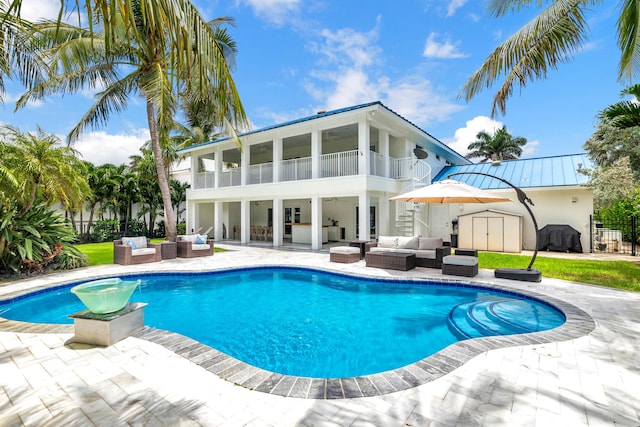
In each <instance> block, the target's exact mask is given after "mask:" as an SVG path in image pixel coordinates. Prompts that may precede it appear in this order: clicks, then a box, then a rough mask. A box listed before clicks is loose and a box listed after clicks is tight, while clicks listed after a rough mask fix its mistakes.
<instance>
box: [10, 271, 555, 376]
mask: <svg viewBox="0 0 640 427" xmlns="http://www.w3.org/2000/svg"><path fill="white" fill-rule="evenodd" d="M127 277H132V276H127ZM133 277H135V278H139V279H141V280H142V282H141V285H140V286H139V289H138V290H136V292H135V293H134V294H133V296H132V298H131V300H132V301H138V302H147V303H148V304H149V305H148V306H147V307H146V309H145V324H146V325H148V326H153V327H156V328H161V329H167V330H171V331H174V332H178V333H181V334H183V335H186V336H189V337H191V338H194V339H196V340H198V341H200V342H202V343H204V344H207V345H209V346H211V347H213V348H216V349H218V350H220V351H222V352H224V353H227V354H229V355H231V356H233V357H235V358H237V359H240V360H242V361H244V362H246V363H249V364H251V365H253V366H257V367H260V368H263V369H267V370H269V371H273V372H279V373H282V374H288V375H297V376H305V377H318V378H335V377H353V376H360V375H367V374H372V373H377V372H382V371H386V370H390V369H395V368H399V367H402V366H405V365H408V364H410V363H413V362H416V361H418V360H420V359H423V358H425V357H427V356H429V355H431V354H434V353H436V352H438V351H439V350H441V349H443V348H445V347H446V346H448V345H450V344H452V343H454V342H456V341H459V340H461V339H466V338H472V337H478V336H486V335H499V334H513V333H524V332H531V331H539V330H545V329H551V328H554V327H557V326H559V325H561V324H562V323H564V320H565V318H564V316H563V314H562V313H561V312H559V311H558V310H556V309H554V308H552V307H551V306H549V305H547V304H545V303H543V302H541V301H536V300H533V299H531V298H527V297H522V298H518V297H517V296H514V295H512V294H507V293H500V292H496V291H492V290H489V289H486V288H482V287H477V286H451V285H446V284H437V283H433V282H418V281H390V280H374V279H365V278H354V277H351V276H345V275H339V274H334V273H327V272H322V271H318V270H311V269H303V268H286V267H279V268H276V267H260V268H250V269H241V270H229V271H223V272H212V273H200V274H179V273H172V274H157V275H154V274H143V275H135V276H133ZM122 278H123V279H124V278H125V277H124V276H122ZM72 285H73V284H71V285H68V286H65V287H63V288H58V289H57V290H53V291H51V292H47V293H41V294H38V295H31V296H27V297H25V298H20V299H18V300H17V301H14V302H12V303H10V304H9V303H6V302H5V303H0V316H2V317H5V318H8V319H13V320H22V321H29V322H40V323H71V319H68V318H67V315H69V314H71V313H74V312H76V311H80V310H83V309H84V306H83V305H82V303H81V302H80V301H79V300H78V299H77V298H76V296H75V295H73V294H71V292H70V291H69V288H70V287H71V286H72Z"/></svg>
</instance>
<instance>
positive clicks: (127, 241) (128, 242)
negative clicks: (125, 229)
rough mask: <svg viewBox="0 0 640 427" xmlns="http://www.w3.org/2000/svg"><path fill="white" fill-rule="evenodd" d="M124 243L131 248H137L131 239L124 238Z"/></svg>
mask: <svg viewBox="0 0 640 427" xmlns="http://www.w3.org/2000/svg"><path fill="white" fill-rule="evenodd" d="M123 243H124V244H125V245H127V246H131V250H133V249H138V247H137V246H136V244H135V242H134V241H133V240H131V239H125V240H124V242H123Z"/></svg>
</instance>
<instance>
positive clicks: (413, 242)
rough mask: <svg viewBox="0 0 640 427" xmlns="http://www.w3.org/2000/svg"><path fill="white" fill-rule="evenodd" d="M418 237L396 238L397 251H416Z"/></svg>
mask: <svg viewBox="0 0 640 427" xmlns="http://www.w3.org/2000/svg"><path fill="white" fill-rule="evenodd" d="M418 239H419V238H418V237H405V236H399V237H398V249H418V242H419V240H418Z"/></svg>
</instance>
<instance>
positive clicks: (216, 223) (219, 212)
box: [213, 202, 231, 242]
mask: <svg viewBox="0 0 640 427" xmlns="http://www.w3.org/2000/svg"><path fill="white" fill-rule="evenodd" d="M223 223H224V215H223V208H222V202H214V203H213V233H214V239H215V240H217V241H218V242H219V241H221V240H222V239H223V236H222V224H223ZM230 228H231V226H230V225H229V224H227V238H229V232H230Z"/></svg>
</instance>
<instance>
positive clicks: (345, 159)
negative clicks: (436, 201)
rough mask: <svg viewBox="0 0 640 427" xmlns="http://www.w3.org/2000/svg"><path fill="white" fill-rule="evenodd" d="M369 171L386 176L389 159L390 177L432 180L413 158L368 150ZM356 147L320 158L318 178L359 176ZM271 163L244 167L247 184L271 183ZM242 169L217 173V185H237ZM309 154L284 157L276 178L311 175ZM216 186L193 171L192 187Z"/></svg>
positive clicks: (425, 167)
mask: <svg viewBox="0 0 640 427" xmlns="http://www.w3.org/2000/svg"><path fill="white" fill-rule="evenodd" d="M369 154H370V161H369V173H370V174H371V175H376V176H385V169H386V162H387V161H389V162H390V165H389V166H390V176H389V178H392V179H402V180H408V179H410V180H412V182H413V183H414V185H420V184H422V185H426V184H429V183H430V180H431V168H430V167H429V165H428V164H427V163H425V162H422V161H416V159H415V158H413V157H406V158H402V159H396V158H393V157H388V158H387V157H385V156H383V155H382V154H380V153H376V152H374V151H370V152H369ZM358 157H359V154H358V150H350V151H342V152H339V153H330V154H323V155H322V156H321V158H320V171H319V175H320V177H321V178H330V177H338V176H351V175H358V172H359V171H358ZM273 170H274V165H273V163H262V164H257V165H251V166H249V168H248V169H247V181H246V182H247V184H264V183H270V182H274V181H275V180H276V179H275V178H276V177H274V175H273ZM241 176H242V168H233V169H227V170H224V171H222V172H221V173H220V182H219V183H218V185H217V186H218V187H232V186H237V185H240V183H241V182H242V181H241ZM312 176H313V175H312V161H311V157H303V158H299V159H290V160H283V161H282V162H281V163H280V177H279V181H300V180H305V179H311V177H312ZM215 186H216V182H215V173H214V172H201V173H196V174H194V185H193V188H194V189H202V188H214V187H215Z"/></svg>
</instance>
